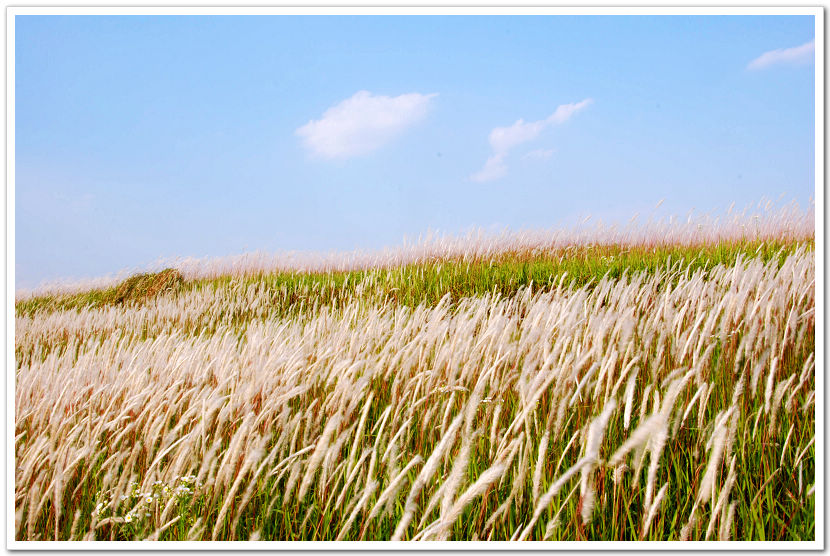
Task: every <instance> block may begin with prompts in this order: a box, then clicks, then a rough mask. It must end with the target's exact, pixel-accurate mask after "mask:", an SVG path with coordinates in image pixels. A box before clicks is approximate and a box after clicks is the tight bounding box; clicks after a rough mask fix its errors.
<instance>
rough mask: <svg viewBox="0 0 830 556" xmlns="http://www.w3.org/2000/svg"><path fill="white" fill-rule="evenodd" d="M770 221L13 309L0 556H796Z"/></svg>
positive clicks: (806, 284)
mask: <svg viewBox="0 0 830 556" xmlns="http://www.w3.org/2000/svg"><path fill="white" fill-rule="evenodd" d="M782 214H783V213H778V214H776V215H767V216H764V215H762V216H761V217H756V216H745V215H744V216H742V219H737V220H733V221H731V223H730V225H729V226H720V225H715V224H714V223H712V222H709V221H707V222H687V223H683V224H671V225H668V226H663V227H659V228H654V227H652V228H649V229H648V230H646V232H647V233H639V232H638V233H631V232H630V230H629V231H622V232H618V231H615V232H614V233H613V234H607V233H606V234H605V235H603V234H601V233H599V232H597V233H595V234H594V235H590V234H588V235H584V234H583V235H580V236H579V237H576V236H574V235H573V234H571V235H568V234H558V235H557V234H554V235H551V234H547V235H545V234H537V235H532V234H531V235H528V234H525V235H522V236H517V235H513V236H502V237H500V238H498V241H489V242H488V241H485V240H483V239H482V238H481V237H468V238H460V239H458V240H457V241H449V242H448V241H446V240H443V239H442V240H441V241H439V242H438V243H437V244H436V243H433V244H430V243H429V242H427V243H425V244H420V245H415V246H412V247H407V248H404V249H403V250H401V251H399V252H391V253H385V254H382V256H378V255H372V256H364V255H361V256H359V257H354V256H352V257H351V258H345V259H325V260H322V259H315V260H314V261H311V262H309V261H308V260H303V261H301V263H298V262H297V260H294V261H293V263H294V264H293V266H292V261H288V262H285V261H284V260H283V261H282V262H280V261H274V260H270V259H263V258H262V257H260V258H255V259H254V260H253V262H252V260H251V259H245V260H241V261H240V260H239V259H235V260H232V261H230V262H229V261H227V260H226V261H225V262H222V261H218V262H217V261H213V262H202V263H199V264H196V263H194V262H187V261H185V262H184V263H183V264H181V265H179V266H178V267H177V269H176V270H171V271H168V275H166V276H175V278H176V279H172V280H167V279H166V278H165V280H164V281H159V279H158V276H159V275H157V274H148V276H147V277H146V278H140V279H135V280H134V281H133V282H132V283H131V284H130V285H129V287H126V288H125V287H123V283H111V284H102V285H99V287H96V288H89V287H86V288H84V287H75V288H64V289H60V288H58V289H53V290H43V291H40V292H33V293H28V294H26V295H20V296H19V297H18V299H17V300H16V303H15V362H16V369H15V373H16V376H15V390H14V395H15V430H14V435H15V436H14V458H15V476H14V481H15V483H14V507H15V521H14V531H15V533H14V535H15V537H16V539H18V540H141V539H151V540H171V541H174V540H424V541H428V540H521V541H524V540H549V541H558V540H813V539H815V537H816V532H815V524H816V505H815V477H816V460H815V449H816V446H815V407H816V385H815V384H816V383H815V320H816V315H815V266H816V261H815V251H814V249H815V246H814V238H813V232H812V229H813V215H812V214H800V213H794V212H792V211H790V212H787V213H786V214H783V216H782ZM655 238H657V239H655ZM436 245H437V246H438V247H436ZM278 263H279V264H278ZM141 284H144V285H141ZM153 284H156V285H158V284H162V286H158V287H157V286H153Z"/></svg>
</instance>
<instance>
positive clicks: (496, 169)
mask: <svg viewBox="0 0 830 556" xmlns="http://www.w3.org/2000/svg"><path fill="white" fill-rule="evenodd" d="M506 174H507V166H506V165H505V164H504V155H501V154H495V155H493V156H491V157H490V158H488V159H487V162H485V163H484V168H482V169H481V170H479V171H478V172H476V173H475V174H473V175H472V176H470V179H471V180H473V181H477V182H485V181H493V180H497V179H499V178H503V177H504V176H505V175H506Z"/></svg>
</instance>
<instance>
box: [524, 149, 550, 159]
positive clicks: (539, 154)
mask: <svg viewBox="0 0 830 556" xmlns="http://www.w3.org/2000/svg"><path fill="white" fill-rule="evenodd" d="M553 152H554V151H553V149H535V150H532V151H530V152H529V153H526V154H525V155H524V156H523V157H522V159H523V160H545V159H547V158H550V157H551V156H553Z"/></svg>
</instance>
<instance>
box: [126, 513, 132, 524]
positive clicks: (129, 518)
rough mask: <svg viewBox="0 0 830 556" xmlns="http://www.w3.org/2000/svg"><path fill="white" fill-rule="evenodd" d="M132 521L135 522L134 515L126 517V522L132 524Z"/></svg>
mask: <svg viewBox="0 0 830 556" xmlns="http://www.w3.org/2000/svg"><path fill="white" fill-rule="evenodd" d="M132 520H133V514H127V515H125V516H124V521H126V522H127V523H130V522H132Z"/></svg>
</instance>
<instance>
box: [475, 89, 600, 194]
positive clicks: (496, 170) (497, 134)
mask: <svg viewBox="0 0 830 556" xmlns="http://www.w3.org/2000/svg"><path fill="white" fill-rule="evenodd" d="M592 102H593V100H591V99H590V98H586V99H585V100H583V101H581V102H575V103H571V104H562V105H560V106H559V107H557V108H556V110H555V111H554V113H553V114H551V115H550V116H548V117H547V118H545V119H544V120H537V121H535V122H525V121H524V120H523V119H519V120H516V123H514V124H513V125H511V126H508V127H497V128H494V129H493V131H491V132H490V136H489V139H490V147H491V148H492V149H493V154H492V156H490V158H488V159H487V162H485V163H484V168H482V169H481V170H479V171H478V172H476V173H475V174H473V175H472V176H470V179H471V180H473V181H477V182H483V181H491V180H496V179H499V178H501V177H504V176H505V175H507V164H505V162H504V159H505V158H506V157H507V154H508V152H509V151H510V150H511V149H513V148H514V147H516V146H517V145H521V144H522V143H527V142H528V141H533V140H534V139H536V138H537V137H538V136H539V134H540V133H542V131H544V129H545V128H547V127H549V126H552V125H558V124H562V123H564V122H566V121H568V119H570V118H571V116H573V115H574V114H576V113H577V112H579V111H580V110H582V109H583V108H585V107H586V106H588V105H589V104H591V103H592ZM540 150H541V149H540ZM534 152H535V151H534ZM552 153H553V151H551V153H550V154H552ZM529 154H530V153H528V155H529ZM550 154H548V155H547V156H550ZM528 155H525V156H528Z"/></svg>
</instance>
